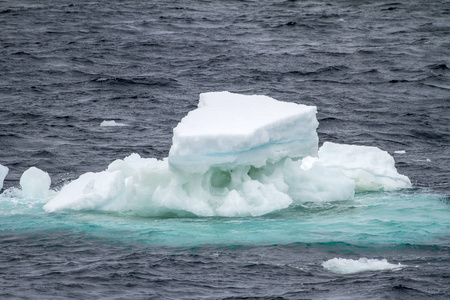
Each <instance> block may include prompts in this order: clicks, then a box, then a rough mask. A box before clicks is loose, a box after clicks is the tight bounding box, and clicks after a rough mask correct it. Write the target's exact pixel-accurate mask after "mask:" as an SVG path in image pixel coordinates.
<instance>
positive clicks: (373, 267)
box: [322, 257, 406, 274]
mask: <svg viewBox="0 0 450 300" xmlns="http://www.w3.org/2000/svg"><path fill="white" fill-rule="evenodd" d="M322 267H324V268H325V269H326V270H328V271H330V272H333V273H337V274H355V273H359V272H367V271H384V270H394V271H396V270H400V269H402V268H404V267H406V266H405V265H402V264H400V263H399V264H398V265H396V264H391V263H388V261H387V260H386V259H381V260H380V259H369V258H365V257H363V258H360V259H358V260H354V259H345V258H333V259H330V260H327V261H326V262H323V263H322Z"/></svg>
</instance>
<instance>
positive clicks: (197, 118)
mask: <svg viewBox="0 0 450 300" xmlns="http://www.w3.org/2000/svg"><path fill="white" fill-rule="evenodd" d="M316 111H317V110H316V107H315V106H306V105H301V104H295V103H288V102H281V101H277V100H275V99H273V98H270V97H267V96H260V95H252V96H246V95H240V94H233V93H229V92H214V93H204V94H200V101H199V104H198V108H197V109H195V110H193V111H191V112H189V114H188V115H187V116H186V117H184V118H183V119H182V120H181V122H180V123H179V124H178V126H177V127H176V128H175V129H174V130H173V132H174V134H173V144H172V147H171V149H170V153H169V163H170V165H171V166H174V167H177V168H180V169H185V170H188V171H189V172H193V171H198V172H205V171H206V170H208V169H209V168H210V167H212V166H220V167H225V168H233V167H235V166H238V165H253V166H255V167H261V166H264V165H265V164H266V163H276V162H278V161H280V160H281V159H283V158H285V157H299V158H301V157H305V156H316V155H317V145H318V137H317V133H316V129H317V126H318V122H317V119H316Z"/></svg>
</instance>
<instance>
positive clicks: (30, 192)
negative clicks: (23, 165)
mask: <svg viewBox="0 0 450 300" xmlns="http://www.w3.org/2000/svg"><path fill="white" fill-rule="evenodd" d="M50 184H51V179H50V176H49V175H48V173H47V172H44V171H42V170H40V169H38V168H36V167H31V168H29V169H28V170H26V171H25V172H23V174H22V176H21V177H20V186H21V188H22V193H23V196H24V197H26V198H33V199H45V198H47V196H48V191H49V188H50Z"/></svg>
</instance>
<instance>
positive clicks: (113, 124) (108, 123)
mask: <svg viewBox="0 0 450 300" xmlns="http://www.w3.org/2000/svg"><path fill="white" fill-rule="evenodd" d="M100 126H101V127H121V126H128V125H127V124H124V123H119V122H116V121H114V120H110V121H107V120H105V121H103V122H102V123H101V124H100Z"/></svg>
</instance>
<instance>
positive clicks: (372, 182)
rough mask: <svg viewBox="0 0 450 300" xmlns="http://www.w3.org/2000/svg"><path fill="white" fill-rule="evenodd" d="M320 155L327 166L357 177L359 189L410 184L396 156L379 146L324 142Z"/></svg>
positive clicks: (378, 188)
mask: <svg viewBox="0 0 450 300" xmlns="http://www.w3.org/2000/svg"><path fill="white" fill-rule="evenodd" d="M319 158H320V161H321V163H322V164H323V165H324V166H325V167H328V168H335V169H339V170H341V171H342V172H344V174H345V175H346V176H347V177H349V178H352V179H353V180H355V183H356V191H357V192H358V191H378V190H385V191H392V190H397V189H402V188H410V187H411V182H410V180H409V178H408V177H406V176H404V175H401V174H399V173H398V172H397V169H396V168H395V161H394V158H393V157H392V156H391V155H389V153H387V152H386V151H383V150H381V149H379V148H376V147H369V146H354V145H342V144H335V143H329V142H325V143H324V144H323V146H322V147H320V149H319Z"/></svg>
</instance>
